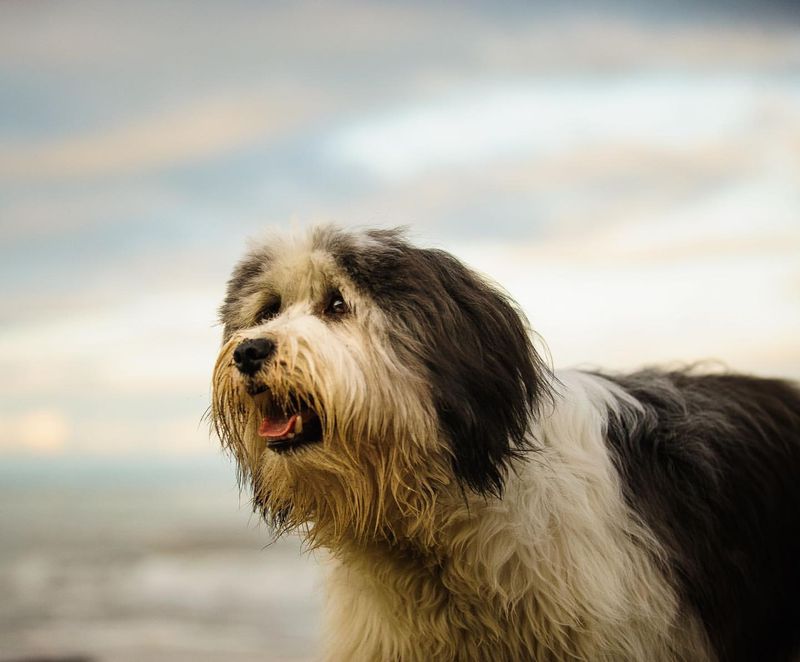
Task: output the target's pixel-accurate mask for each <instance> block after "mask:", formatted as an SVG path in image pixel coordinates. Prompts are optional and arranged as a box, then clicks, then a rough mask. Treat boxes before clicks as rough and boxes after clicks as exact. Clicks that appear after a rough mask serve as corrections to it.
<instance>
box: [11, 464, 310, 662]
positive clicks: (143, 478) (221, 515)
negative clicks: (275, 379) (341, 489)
mask: <svg viewBox="0 0 800 662" xmlns="http://www.w3.org/2000/svg"><path fill="white" fill-rule="evenodd" d="M320 587H321V580H320V571H319V568H318V564H317V562H316V560H315V559H314V558H312V557H311V555H309V554H308V553H304V552H302V550H301V546H300V543H299V541H298V540H296V539H290V538H287V539H281V540H279V541H277V542H272V543H271V537H270V534H269V531H268V530H267V528H266V527H265V526H264V525H263V524H261V523H260V522H259V521H258V518H257V517H256V516H254V515H252V514H251V512H250V507H249V503H248V499H247V495H246V494H243V495H242V496H241V497H240V494H239V489H238V487H237V485H236V479H235V472H234V469H233V467H232V466H231V465H230V463H229V462H228V461H227V460H225V459H224V458H220V457H214V458H204V459H200V460H198V459H193V460H188V461H177V460H176V461H170V462H164V461H163V460H160V461H157V462H156V461H153V460H148V459H146V458H143V459H138V460H114V461H108V460H104V461H99V460H86V459H85V460H80V459H70V460H44V461H43V460H33V459H24V460H2V463H1V464H0V596H2V599H1V600H0V662H6V661H9V660H14V661H17V660H39V659H42V658H44V659H59V660H60V659H64V660H66V659H71V660H76V661H77V660H81V661H84V660H86V661H88V660H91V661H93V662H94V661H96V662H100V661H109V662H133V661H134V660H136V661H142V660H147V661H152V662H178V661H186V662H189V661H192V662H204V661H206V660H208V661H211V660H215V661H216V660H231V661H235V662H239V661H241V662H245V661H250V660H253V661H255V660H259V661H263V660H312V659H317V658H318V657H319V656H318V633H319V622H320V616H319V614H320V607H321V591H320Z"/></svg>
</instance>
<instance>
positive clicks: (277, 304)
mask: <svg viewBox="0 0 800 662" xmlns="http://www.w3.org/2000/svg"><path fill="white" fill-rule="evenodd" d="M280 310H281V300H280V299H273V300H272V301H270V302H269V303H268V304H266V305H265V306H264V307H262V308H261V310H259V311H258V315H257V316H256V320H257V322H258V323H259V324H263V323H264V322H268V321H269V320H271V319H272V318H273V317H275V316H277V314H278V313H279V312H280Z"/></svg>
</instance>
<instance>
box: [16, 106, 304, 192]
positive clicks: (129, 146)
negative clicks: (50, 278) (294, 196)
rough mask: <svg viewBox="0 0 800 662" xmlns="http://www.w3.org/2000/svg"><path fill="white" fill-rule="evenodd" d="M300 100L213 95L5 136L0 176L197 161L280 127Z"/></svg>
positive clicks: (298, 117)
mask: <svg viewBox="0 0 800 662" xmlns="http://www.w3.org/2000/svg"><path fill="white" fill-rule="evenodd" d="M298 106H299V107H301V108H303V109H305V110H306V112H303V110H299V109H298ZM298 106H291V107H289V105H288V104H286V103H281V102H280V101H276V100H274V99H271V100H267V99H265V98H263V97H255V98H238V99H233V100H220V99H210V100H205V101H197V102H194V103H192V104H191V105H184V106H183V107H180V108H174V109H171V110H165V111H163V112H162V113H159V114H154V115H151V116H150V117H145V118H134V119H131V120H129V121H128V122H127V123H125V124H122V125H120V126H117V127H114V128H110V129H105V130H97V131H94V132H91V133H86V134H84V135H75V136H70V137H66V138H60V139H56V140H54V141H48V142H44V143H42V144H38V145H31V144H27V143H25V144H19V145H14V144H13V143H11V144H6V145H4V146H3V149H2V151H0V177H4V178H8V179H12V180H13V179H33V180H41V179H48V178H64V179H75V178H82V177H97V176H109V175H115V174H132V173H137V172H143V171H150V170H154V169H159V168H164V167H169V166H174V165H178V164H183V163H187V162H188V163H196V162H197V161H200V160H203V159H208V158H211V157H215V156H219V155H221V154H224V153H226V152H229V151H231V150H235V149H237V148H241V147H243V146H246V145H249V144H252V143H254V142H257V141H263V140H266V139H268V138H271V137H274V136H276V135H281V134H283V133H284V132H285V131H287V130H288V129H289V127H291V126H294V125H295V124H296V123H299V122H301V121H302V119H303V118H304V117H305V116H306V113H307V112H308V111H310V110H311V108H312V107H313V104H311V103H307V102H304V103H301V104H298Z"/></svg>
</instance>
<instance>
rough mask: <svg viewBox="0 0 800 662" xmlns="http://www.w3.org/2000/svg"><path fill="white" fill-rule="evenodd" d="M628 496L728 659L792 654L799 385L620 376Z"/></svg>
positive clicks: (796, 608) (618, 456) (797, 609)
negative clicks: (625, 395) (627, 399)
mask: <svg viewBox="0 0 800 662" xmlns="http://www.w3.org/2000/svg"><path fill="white" fill-rule="evenodd" d="M611 379H612V380H613V381H614V382H615V383H617V384H618V385H619V386H621V387H622V388H623V389H624V390H625V391H626V392H627V393H628V394H629V395H631V396H632V397H633V398H634V399H635V401H636V403H638V405H639V406H637V405H636V404H631V403H627V404H626V403H623V405H622V408H621V409H620V411H619V412H618V413H617V414H612V415H611V416H610V418H609V433H608V437H609V442H610V444H611V446H612V448H613V451H614V455H615V460H616V462H617V463H618V467H619V470H620V474H621V476H622V478H623V485H624V489H625V491H626V498H627V499H628V501H629V504H630V506H631V507H632V508H633V509H634V510H635V511H636V512H638V513H639V514H640V515H641V517H642V518H643V519H644V520H645V522H647V524H648V525H649V526H650V527H651V528H652V529H653V531H654V532H655V533H656V535H657V536H658V537H659V538H660V539H661V542H662V544H663V545H664V547H665V549H666V550H667V554H668V556H669V563H670V566H671V567H670V571H671V573H672V577H673V581H674V583H675V586H676V589H677V591H678V593H679V595H680V596H681V597H682V598H683V599H684V600H685V601H687V602H688V603H689V604H690V605H691V606H692V607H694V609H695V610H696V611H697V614H698V615H699V617H700V619H701V621H702V622H703V624H704V625H705V627H706V629H707V631H708V634H709V637H710V639H711V641H712V644H713V646H714V648H716V649H717V651H718V653H719V655H720V659H723V660H783V659H790V657H791V655H792V654H797V652H798V639H800V632H798V625H799V624H800V601H798V598H797V596H798V593H799V592H800V394H799V393H798V390H797V388H796V387H794V386H793V385H791V384H789V383H787V382H783V381H779V380H768V379H757V378H754V377H745V376H738V375H692V374H690V373H684V372H671V373H660V372H656V371H645V372H640V373H636V374H633V375H630V376H626V377H613V378H611Z"/></svg>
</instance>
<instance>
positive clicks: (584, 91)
mask: <svg viewBox="0 0 800 662" xmlns="http://www.w3.org/2000/svg"><path fill="white" fill-rule="evenodd" d="M764 88H765V85H764V84H761V83H756V82H755V81H754V80H752V79H749V78H748V77H743V76H725V75H716V76H652V75H649V76H647V77H643V76H626V77H623V78H619V79H610V80H593V81H589V80H585V79H581V78H574V79H568V78H566V79H565V78H559V79H555V80H548V79H531V80H527V81H524V80H522V81H516V82H513V83H506V84H500V85H498V84H496V83H492V84H486V85H483V86H479V87H474V88H472V89H468V90H464V91H463V92H462V93H460V94H458V95H455V96H445V97H442V98H440V99H438V100H436V101H431V102H428V103H425V104H421V105H413V106H410V107H407V108H405V109H400V110H396V111H391V112H388V113H386V114H384V116H382V117H377V118H372V117H364V118H363V119H361V120H360V121H358V122H355V123H354V124H352V125H351V126H349V127H345V128H344V129H342V130H341V131H340V132H339V133H338V134H337V135H334V136H333V137H332V138H331V139H330V140H329V141H328V143H327V145H326V146H325V148H324V151H325V153H326V156H327V157H328V158H329V159H330V160H331V161H332V162H333V163H339V164H342V165H345V166H351V167H355V168H357V169H359V170H362V171H365V172H367V173H369V174H372V175H373V176H375V177H378V178H380V179H383V180H386V181H389V182H396V181H398V180H403V179H407V178H412V177H418V176H420V175H423V174H427V173H429V172H430V171H435V170H439V169H446V168H454V167H465V166H475V165H477V164H481V163H484V162H486V161H489V160H509V159H512V160H513V159H518V158H521V157H523V156H525V155H536V157H538V158H552V156H553V155H554V154H559V153H564V152H567V151H571V150H577V149H581V150H585V149H587V148H592V147H595V146H597V145H604V144H614V145H615V146H617V147H621V146H622V147H624V146H630V145H634V146H635V145H647V146H649V147H651V148H661V149H663V148H668V149H670V150H673V151H676V152H679V151H680V150H682V149H686V148H688V147H691V146H696V145H697V144H702V143H714V142H718V141H720V140H722V139H730V138H731V137H732V136H733V137H735V136H736V135H737V134H739V133H740V132H743V131H747V130H748V129H749V128H750V127H751V124H752V123H753V122H754V121H755V120H757V118H758V117H759V111H761V110H762V108H763V106H764V98H765V97H766V98H767V99H769V98H770V97H771V96H775V95H777V96H779V97H780V98H781V99H782V100H783V103H784V104H785V106H786V107H785V113H786V114H788V115H793V114H796V113H797V112H798V111H800V95H797V94H794V93H792V92H791V91H790V90H789V89H788V88H789V86H788V85H781V84H777V85H775V86H774V87H772V88H770V89H769V90H765V89H764Z"/></svg>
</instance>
